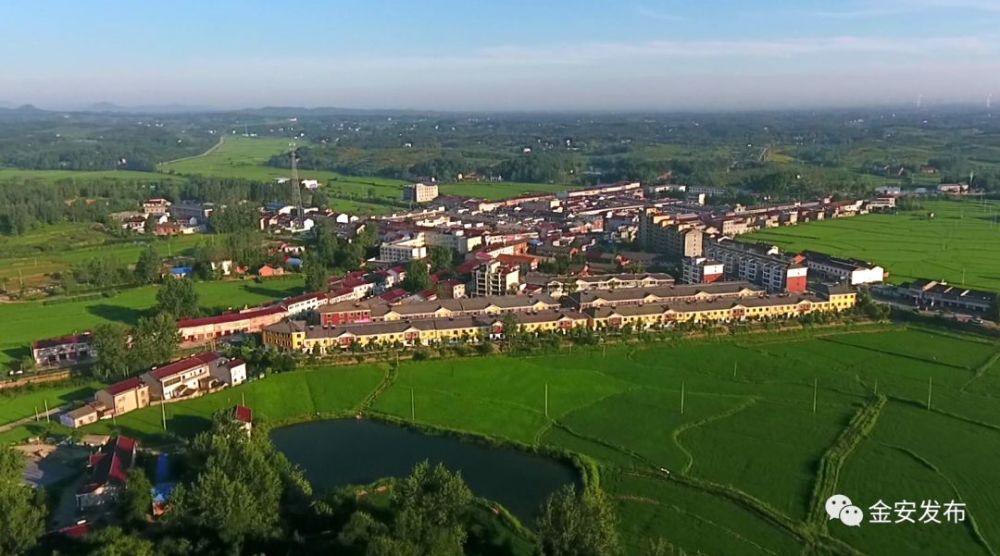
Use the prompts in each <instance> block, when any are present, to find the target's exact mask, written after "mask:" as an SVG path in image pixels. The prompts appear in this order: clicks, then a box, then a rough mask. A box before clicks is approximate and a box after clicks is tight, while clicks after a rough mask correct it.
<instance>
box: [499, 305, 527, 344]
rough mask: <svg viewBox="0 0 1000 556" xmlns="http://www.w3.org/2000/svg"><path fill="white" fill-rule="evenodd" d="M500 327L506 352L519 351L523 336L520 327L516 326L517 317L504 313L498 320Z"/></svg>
mask: <svg viewBox="0 0 1000 556" xmlns="http://www.w3.org/2000/svg"><path fill="white" fill-rule="evenodd" d="M500 325H501V326H502V327H503V339H504V342H505V343H506V344H507V351H517V350H518V349H520V348H521V343H522V340H523V339H524V335H523V334H522V333H521V325H520V324H518V322H517V317H515V316H514V314H513V313H506V314H504V316H503V318H502V319H500Z"/></svg>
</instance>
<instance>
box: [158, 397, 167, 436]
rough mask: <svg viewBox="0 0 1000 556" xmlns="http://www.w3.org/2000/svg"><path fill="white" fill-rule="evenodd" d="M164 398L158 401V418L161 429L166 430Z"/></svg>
mask: <svg viewBox="0 0 1000 556" xmlns="http://www.w3.org/2000/svg"><path fill="white" fill-rule="evenodd" d="M165 406H166V400H161V401H160V420H161V421H162V422H163V430H167V408H166V407H165Z"/></svg>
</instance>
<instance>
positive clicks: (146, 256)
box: [134, 245, 160, 284]
mask: <svg viewBox="0 0 1000 556" xmlns="http://www.w3.org/2000/svg"><path fill="white" fill-rule="evenodd" d="M134 272H135V279H136V280H137V281H138V282H139V283H140V284H152V283H153V282H156V281H157V280H159V279H160V255H159V254H158V253H157V252H156V248H155V247H153V246H152V245H150V246H148V247H146V249H145V250H143V252H142V253H139V260H138V261H136V263H135V271H134Z"/></svg>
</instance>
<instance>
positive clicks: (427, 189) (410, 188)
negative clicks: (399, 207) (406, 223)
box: [403, 183, 438, 203]
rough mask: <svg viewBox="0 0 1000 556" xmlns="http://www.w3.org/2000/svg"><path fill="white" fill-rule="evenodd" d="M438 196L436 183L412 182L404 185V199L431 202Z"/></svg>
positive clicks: (415, 201)
mask: <svg viewBox="0 0 1000 556" xmlns="http://www.w3.org/2000/svg"><path fill="white" fill-rule="evenodd" d="M437 196H438V186H437V185H435V184H430V185H427V184H423V183H411V184H409V185H406V186H404V187H403V200H404V201H412V202H414V203H429V202H431V201H433V200H434V199H436V198H437Z"/></svg>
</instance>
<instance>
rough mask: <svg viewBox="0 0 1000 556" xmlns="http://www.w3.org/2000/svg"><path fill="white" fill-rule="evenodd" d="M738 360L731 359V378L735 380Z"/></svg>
mask: <svg viewBox="0 0 1000 556" xmlns="http://www.w3.org/2000/svg"><path fill="white" fill-rule="evenodd" d="M739 364H740V362H739V360H737V361H733V380H736V367H737V366H739Z"/></svg>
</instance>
